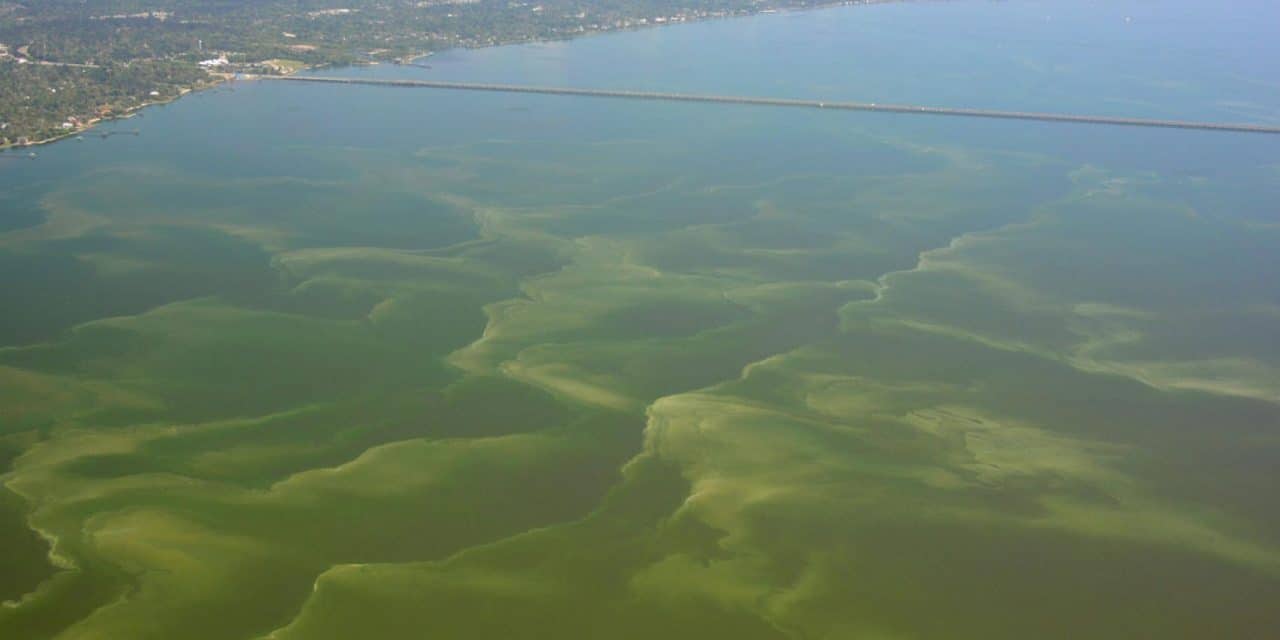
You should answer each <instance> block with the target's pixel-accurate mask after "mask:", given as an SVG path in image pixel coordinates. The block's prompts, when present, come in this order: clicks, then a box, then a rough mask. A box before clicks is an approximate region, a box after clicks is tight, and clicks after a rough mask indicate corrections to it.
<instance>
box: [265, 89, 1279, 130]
mask: <svg viewBox="0 0 1280 640" xmlns="http://www.w3.org/2000/svg"><path fill="white" fill-rule="evenodd" d="M258 78H260V79H264V80H266V79H270V80H278V81H285V82H303V83H306V82H311V83H327V84H359V85H372V86H380V87H405V88H418V89H448V90H456V91H489V92H501V93H534V94H545V95H557V96H586V97H593V98H623V99H628V100H655V101H662V102H710V103H718V104H741V105H756V106H765V107H801V108H807V109H831V110H836V111H871V112H877V113H906V114H917V115H934V116H956V117H964V118H994V119H1000V120H1034V121H1039V122H1066V123H1072V124H1098V125H1117V126H1126V127H1157V128H1164V129H1198V130H1202V131H1227V132H1236V133H1273V134H1280V125H1277V126H1272V125H1262V124H1244V123H1230V122H1196V121H1190V120H1157V119H1147V118H1120V117H1112V116H1093V115H1074V114H1063V113H1038V112H1033V111H998V110H991V109H961V108H953V107H927V106H918V105H910V104H883V103H877V102H837V101H830V102H828V101H822V100H794V99H788V98H757V97H750V96H719V95H703V94H690V93H660V92H652V91H624V90H616V89H575V88H570V87H545V86H530V85H510V84H480V83H469V82H442V81H434V80H383V79H373V78H368V79H366V78H334V77H322V76H258Z"/></svg>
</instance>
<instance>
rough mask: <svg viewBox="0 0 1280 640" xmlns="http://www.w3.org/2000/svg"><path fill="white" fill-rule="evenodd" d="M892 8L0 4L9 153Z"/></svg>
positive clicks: (73, 0) (389, 0) (434, 2)
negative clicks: (320, 82) (473, 58)
mask: <svg viewBox="0 0 1280 640" xmlns="http://www.w3.org/2000/svg"><path fill="white" fill-rule="evenodd" d="M883 1H884V0H846V1H844V2H830V1H826V0H604V1H594V0H592V1H588V0H545V1H538V0H529V1H509V0H20V1H18V2H6V1H4V0H0V148H7V147H13V146H29V145H34V144H40V143H44V142H50V141H53V140H57V139H59V138H63V137H66V136H69V135H75V134H77V133H80V132H82V131H84V130H85V129H87V128H89V127H91V126H93V125H94V124H96V123H97V122H99V121H101V120H103V119H110V118H119V117H125V116H128V115H130V114H132V113H134V112H135V111H137V110H138V109H140V108H142V107H144V106H147V105H150V104H155V103H159V102H166V101H169V100H173V99H175V98H177V97H178V96H181V95H182V94H184V93H187V92H189V91H192V90H196V89H201V88H205V87H208V86H212V85H214V84H217V83H219V82H221V81H223V80H225V79H227V78H230V77H233V76H234V74H236V73H255V74H289V73H294V72H296V71H299V70H301V69H306V68H311V67H319V66H339V65H351V64H362V63H363V64H367V63H374V62H382V61H395V62H400V63H409V62H410V61H411V60H413V59H416V58H418V57H421V56H423V55H425V54H429V53H432V52H435V51H441V50H445V49H452V48H460V47H461V48H474V47H484V46H491V45H497V44H508V43H515V42H526V41H532V40H551V39H564V38H571V37H575V36H579V35H585V34H590V33H598V32H604V31H613V30H621V29H636V28H645V27H651V26H660V25H665V24H671V23H681V22H689V21H694V20H704V19H710V18H722V17H731V16H738V15H746V14H752V13H762V12H769V11H777V10H786V9H804V8H812V7H819V6H831V5H840V4H873V3H876V2H883Z"/></svg>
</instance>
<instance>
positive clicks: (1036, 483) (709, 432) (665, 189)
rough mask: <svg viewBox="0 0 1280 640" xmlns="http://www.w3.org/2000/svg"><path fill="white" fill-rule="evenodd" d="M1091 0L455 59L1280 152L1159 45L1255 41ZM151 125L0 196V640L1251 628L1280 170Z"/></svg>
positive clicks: (344, 91)
mask: <svg viewBox="0 0 1280 640" xmlns="http://www.w3.org/2000/svg"><path fill="white" fill-rule="evenodd" d="M1071 4H1072V3H1065V4H1063V5H1060V6H1059V5H1053V4H1049V5H1037V6H1036V7H1026V6H1023V5H1017V4H1009V3H1001V4H990V3H968V2H961V3H947V4H941V5H940V4H909V5H894V6H878V7H866V8H864V7H850V8H844V9H836V10H830V11H824V12H816V13H807V14H801V15H774V16H762V17H758V18H752V19H745V20H734V21H725V22H718V23H708V24H699V25H689V26H682V27H675V28H670V29H660V30H655V31H646V32H637V33H630V34H623V35H617V36H608V37H600V38H591V39H585V40H580V41H575V42H572V43H567V44H566V43H558V44H541V45H528V46H519V47H504V48H498V49H490V50H480V51H474V52H465V53H453V54H442V55H440V56H437V57H436V60H435V61H434V62H433V73H439V74H443V75H449V74H452V76H451V78H452V79H467V80H476V81H491V82H515V81H522V82H527V83H529V84H552V85H554V84H566V83H568V81H566V80H564V79H565V78H572V79H573V82H575V83H579V84H582V85H592V86H628V87H637V88H641V87H644V86H647V87H659V88H665V87H664V86H660V85H659V83H658V80H657V79H655V78H654V77H653V76H652V73H653V72H652V70H653V69H656V68H668V69H672V78H671V80H670V81H671V83H672V84H674V85H679V86H672V87H671V89H672V90H681V91H689V90H692V89H698V90H705V92H707V93H722V94H747V95H786V96H796V97H804V96H806V95H816V96H818V97H831V98H832V99H837V98H848V99H856V98H861V99H867V98H878V97H883V99H884V100H885V101H886V102H887V101H890V100H897V101H902V102H933V103H943V102H947V101H952V102H955V103H961V102H963V103H964V104H966V106H990V107H995V108H1019V109H1028V110H1048V109H1046V106H1047V105H1045V104H1037V103H1035V101H1036V100H1045V101H1050V100H1051V101H1055V102H1060V103H1071V104H1075V105H1076V106H1080V105H1084V106H1089V105H1093V106H1094V107H1097V108H1094V109H1083V110H1085V111H1098V110H1099V109H1112V110H1113V111H1114V112H1115V113H1116V114H1117V115H1149V116H1152V117H1195V118H1202V119H1220V120H1246V119H1256V120H1266V119H1268V118H1269V119H1270V120H1271V121H1274V120H1276V119H1280V112H1278V111H1277V110H1276V107H1275V105H1277V104H1280V90H1278V89H1277V88H1276V87H1278V86H1280V78H1277V77H1276V76H1275V73H1274V70H1267V69H1258V68H1250V67H1247V65H1246V66H1245V67H1242V68H1240V69H1238V71H1239V72H1238V73H1237V74H1236V75H1230V74H1226V73H1224V72H1223V71H1222V69H1221V68H1218V67H1213V66H1206V64H1207V63H1204V62H1203V60H1202V59H1201V57H1200V53H1199V50H1192V49H1188V50H1186V51H1184V52H1183V53H1182V54H1181V55H1183V56H1184V57H1183V58H1180V59H1181V60H1183V61H1184V62H1185V63H1186V64H1182V65H1177V68H1165V67H1163V66H1159V67H1158V68H1157V65H1156V62H1155V61H1153V60H1151V59H1150V58H1148V57H1146V56H1145V54H1144V53H1143V52H1144V51H1147V50H1148V48H1147V47H1146V44H1149V42H1147V43H1146V44H1144V42H1145V41H1143V40H1142V38H1154V37H1161V38H1166V37H1169V34H1171V33H1179V32H1180V31H1179V30H1185V31H1187V32H1190V31H1196V32H1198V33H1202V34H1203V33H1206V32H1207V33H1208V35H1207V36H1204V37H1214V35H1215V34H1217V35H1218V36H1221V37H1223V38H1226V37H1227V36H1225V35H1222V34H1231V36H1230V39H1231V42H1232V43H1239V42H1242V41H1244V42H1247V41H1249V39H1248V38H1247V37H1243V36H1241V35H1240V33H1241V31H1240V29H1244V30H1245V31H1244V33H1245V34H1246V35H1247V34H1249V33H1252V32H1250V31H1248V29H1247V28H1248V26H1249V24H1252V23H1253V22H1254V21H1250V20H1246V19H1245V18H1232V17H1231V16H1219V15H1212V10H1211V9H1210V8H1204V7H1200V8H1196V7H1194V6H1192V5H1191V4H1190V3H1187V4H1186V6H1183V5H1182V4H1180V3H1174V6H1173V8H1168V7H1166V8H1163V9H1158V8H1155V7H1144V5H1142V4H1140V3H1135V4H1133V5H1132V6H1128V5H1126V6H1122V7H1117V8H1108V9H1097V8H1092V9H1090V10H1089V11H1085V10H1084V9H1080V8H1078V7H1076V8H1074V9H1073V8H1072V7H1071ZM1122 4H1123V3H1122ZM1046 6H1048V7H1050V8H1049V9H1046ZM1046 10H1048V11H1050V12H1051V13H1053V14H1054V16H1055V18H1056V19H1057V20H1058V22H1057V23H1052V22H1046V21H1045V20H1044V15H1043V13H1044V12H1045V11H1046ZM1259 10H1260V11H1261V10H1263V9H1259ZM1160 11H1166V12H1167V13H1160ZM1129 12H1132V13H1133V15H1135V16H1136V19H1135V20H1133V21H1131V22H1129V23H1125V22H1123V20H1122V18H1123V17H1124V15H1125V14H1126V13H1129ZM1113 13H1114V15H1113ZM1113 18H1114V24H1113V21H1112V20H1113ZM1157 18H1159V19H1162V20H1163V21H1159V20H1157ZM1144 19H1149V20H1152V21H1156V22H1154V24H1156V25H1157V26H1155V27H1151V28H1150V29H1152V30H1153V31H1147V32H1135V31H1133V30H1132V29H1131V30H1130V31H1122V30H1121V29H1122V27H1120V26H1115V25H1118V24H1135V23H1141V22H1142V20H1144ZM1215 20H1221V21H1227V22H1226V23H1224V24H1225V26H1221V27H1220V28H1218V29H1216V30H1215V29H1214V28H1209V29H1207V31H1206V29H1205V25H1210V26H1212V25H1214V24H1217V23H1215V22H1214V21H1215ZM1233 20H1235V21H1234V22H1233ZM957 22H963V23H971V26H972V27H973V28H974V29H978V30H979V31H982V30H989V31H990V34H989V35H992V34H994V35H992V37H996V36H999V37H1003V38H1006V39H1005V40H1003V41H1002V42H1003V43H1004V45H1005V46H1004V47H994V46H992V47H988V46H985V45H983V46H980V45H978V44H975V42H973V41H972V40H971V39H969V38H964V39H963V42H961V41H956V40H955V38H956V36H955V34H954V26H955V24H956V23H957ZM1242 23H1243V26H1242ZM1060 24H1065V25H1066V26H1062V27H1059V26H1056V25H1060ZM1086 27H1088V28H1087V29H1086ZM1254 29H1255V30H1256V29H1257V27H1256V26H1255V27H1254ZM966 33H968V31H966ZM1010 33H1018V34H1023V35H1024V36H1025V37H1023V38H1013V37H1012V36H1009V35H1008V34H1010ZM1135 33H1136V34H1137V35H1134V34H1135ZM948 34H950V35H948ZM1000 34H1005V35H1003V36H1000ZM1082 34H1087V35H1082ZM1143 34H1146V35H1143ZM855 36H856V37H855ZM948 38H951V39H950V40H948ZM1135 38H1136V40H1135ZM1081 42H1084V43H1085V44H1088V45H1089V47H1085V48H1083V49H1082V48H1081V47H1080V46H1079V45H1080V43H1081ZM1031 43H1041V44H1031ZM1043 43H1047V44H1043ZM1222 46H1223V47H1224V49H1222V51H1219V54H1218V55H1219V58H1218V59H1219V60H1222V62H1221V64H1222V65H1227V64H1229V63H1231V64H1234V63H1236V62H1240V61H1239V60H1237V59H1236V58H1233V57H1231V56H1232V55H1233V54H1232V51H1235V50H1234V49H1231V48H1230V47H1227V45H1225V44H1224V45H1222ZM1259 46H1261V45H1259ZM931 47H934V48H936V47H943V48H950V49H948V50H954V51H955V52H956V55H957V56H963V57H964V58H965V61H966V64H961V63H960V62H959V61H956V62H951V61H949V60H946V59H944V60H938V59H937V56H936V55H935V54H936V51H935V50H934V49H931ZM1081 51H1088V53H1080V52H1081ZM1179 51H1181V50H1179ZM1223 51H1225V53H1223ZM895 52H896V53H900V54H902V55H900V56H897V57H895V56H894V55H892V54H895ZM903 52H905V53H903ZM931 52H932V53H931ZM1176 53H1177V52H1175V54H1176ZM1171 55H1174V54H1171ZM1095 56H1096V57H1095ZM1117 57H1118V58H1119V59H1122V60H1125V61H1128V62H1129V63H1131V64H1130V66H1129V67H1126V68H1139V71H1141V72H1142V73H1145V74H1146V75H1144V76H1142V78H1143V79H1142V80H1141V81H1138V80H1135V79H1134V77H1133V76H1125V75H1121V74H1119V72H1113V73H1112V74H1111V75H1107V74H1106V73H1103V71H1105V70H1107V69H1108V68H1113V69H1114V68H1120V67H1122V66H1124V65H1114V64H1113V63H1112V62H1111V60H1112V59H1113V58H1117ZM1175 57H1176V56H1175ZM832 59H838V60H845V61H846V62H845V63H843V64H842V65H838V66H832V65H830V64H819V63H820V62H822V61H829V60H832ZM930 61H932V64H929V63H930ZM1143 64H1146V65H1149V68H1143V67H1141V65H1143ZM1240 64H1242V65H1243V64H1244V63H1243V62H1240ZM922 69H923V70H925V71H919V70H922ZM909 70H914V71H912V72H911V73H908V71H909ZM344 73H345V72H344ZM350 73H363V74H368V75H369V76H371V77H393V76H394V77H404V76H406V75H407V74H413V73H422V71H421V70H417V69H413V68H408V69H404V68H402V69H387V68H372V69H360V70H352V71H350ZM1135 73H1136V71H1135ZM1268 73H1270V75H1268ZM646 83H647V84H646ZM1033 89H1034V90H1033ZM929 92H931V93H933V94H934V97H932V98H931V97H929V95H928V93H929ZM1221 96H1231V99H1225V98H1222V97H1221ZM979 99H984V100H987V101H989V102H987V103H985V104H975V101H977V100H979ZM1073 101H1074V102H1073ZM1099 105H1101V106H1099ZM1169 105H1184V106H1185V113H1180V112H1177V111H1176V110H1172V109H1173V107H1170V106H1169ZM1267 105H1270V106H1267ZM1063 110H1066V109H1063ZM144 124H145V126H143V127H142V135H140V136H139V137H137V138H134V137H115V138H111V139H109V140H107V141H105V142H102V143H98V142H97V141H87V142H85V143H84V144H78V145H76V144H70V143H68V144H60V145H54V146H52V147H49V148H47V149H46V150H45V151H43V152H42V153H41V157H40V159H39V161H38V162H23V163H8V164H5V165H4V166H0V183H3V185H2V186H3V195H2V196H0V212H3V215H2V216H0V285H2V286H0V309H2V310H3V314H0V342H2V343H3V345H4V346H3V347H0V472H2V473H3V475H2V476H0V479H2V480H3V486H4V490H3V492H0V546H2V548H3V551H0V600H3V601H5V605H4V606H3V607H0V637H3V638H6V639H8V638H23V639H25V638H64V639H80V638H86V639H87V638H175V637H181V638H210V639H214V638H217V639H228V640H230V639H242V638H274V639H278V640H286V639H287V640H293V639H312V638H335V639H336V638H422V637H437V638H636V639H642V638H643V639H646V640H648V639H652V638H661V637H671V638H699V639H703V638H734V639H740V638H829V639H844V638H852V639H859V638H1028V637H1035V638H1055V637H1060V638H1077V637H1102V638H1132V637H1160V638H1204V637H1233V638H1262V637H1269V636H1270V635H1271V634H1273V633H1274V631H1275V630H1276V629H1280V610H1278V609H1277V608H1276V607H1275V603H1276V602H1280V509H1277V508H1276V506H1275V504H1276V503H1277V501H1276V495H1275V493H1276V487H1277V486H1278V485H1277V480H1278V478H1277V473H1276V469H1277V461H1280V437H1278V432H1277V429H1278V428H1280V288H1277V287H1280V284H1278V283H1280V277H1278V276H1280V213H1278V212H1277V209H1276V205H1275V203H1276V202H1280V169H1278V167H1280V148H1278V147H1276V146H1275V143H1274V141H1271V140H1256V139H1252V138H1248V137H1247V136H1243V137H1242V136H1232V135H1220V134H1206V133H1196V132H1168V131H1154V132H1153V131H1129V130H1117V129H1093V128H1089V127H1075V126H1068V125H1041V124H1024V123H1012V124H1011V123H998V122H996V123H993V122H967V121H945V122H944V121H932V120H927V119H926V120H925V121H917V120H913V119H903V118H895V117H893V116H884V115H865V116H864V115H856V114H833V113H822V112H812V113H810V112H799V113H797V112H796V111H792V110H785V109H782V110H775V109H767V108H733V107H726V106H712V105H685V104H677V105H655V104H645V103H640V104H636V103H627V102H617V101H592V100H582V99H576V98H557V97H552V96H503V95H474V94H472V95H461V94H450V93H436V92H404V91H395V90H388V89H380V88H374V87H362V88H351V87H333V86H285V85H282V84H268V83H261V84H242V85H240V86H238V87H236V89H235V91H230V90H226V89H223V90H218V91H214V92H209V93H203V94H197V95H195V96H191V97H189V98H186V99H184V100H182V101H179V102H178V103H175V104H173V105H170V106H167V107H164V108H162V109H158V110H155V111H153V112H151V113H149V114H148V117H147V119H146V122H145V123H144ZM109 126H110V125H109Z"/></svg>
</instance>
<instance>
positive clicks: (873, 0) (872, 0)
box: [0, 0, 909, 153]
mask: <svg viewBox="0 0 1280 640" xmlns="http://www.w3.org/2000/svg"><path fill="white" fill-rule="evenodd" d="M907 1H909V0H835V1H831V2H818V3H815V4H812V5H809V6H805V7H781V8H778V7H761V8H757V9H749V10H744V11H742V12H741V13H732V14H726V15H719V16H710V15H708V16H705V17H700V18H693V19H689V20H680V21H676V22H654V20H655V18H643V19H644V20H646V22H645V23H641V24H635V25H628V26H625V27H618V28H611V29H598V30H595V31H584V32H581V33H576V34H573V35H568V36H565V37H562V38H528V39H523V40H508V41H503V42H494V43H492V44H484V45H480V46H474V47H468V46H458V47H450V48H448V49H439V50H436V51H425V52H420V53H414V54H409V55H406V56H400V57H397V58H391V59H387V60H375V61H370V62H367V63H355V64H344V65H341V66H344V67H345V66H373V65H379V64H392V65H396V66H418V65H417V64H416V63H417V62H418V61H419V60H424V59H427V58H429V57H431V56H433V55H436V54H438V53H443V52H446V51H455V50H464V51H472V50H478V49H488V48H490V47H506V46H512V45H522V44H539V43H550V42H566V41H569V40H577V39H579V38H589V37H594V36H601V35H606V34H612V33H625V32H631V31H643V30H647V29H655V28H663V27H672V26H679V25H684V24H694V23H699V22H711V21H713V20H733V19H739V18H748V17H753V16H760V15H781V14H786V13H800V12H806V11H822V10H827V9H834V8H837V7H851V6H864V5H878V4H898V3H902V2H907ZM325 68H338V67H337V66H336V65H329V64H317V65H304V66H301V67H299V68H297V69H295V70H293V71H290V72H289V73H282V74H280V75H281V76H292V75H296V74H298V73H302V72H304V71H315V70H317V69H325ZM240 75H241V74H239V73H210V76H209V80H208V81H207V82H204V83H200V84H197V85H193V86H190V87H184V88H183V89H181V90H180V91H179V92H178V95H176V96H173V97H171V98H165V99H160V100H150V101H147V102H143V103H140V104H138V105H136V106H133V107H130V108H129V109H127V110H125V111H123V112H121V113H120V114H119V115H112V116H107V117H96V118H89V119H87V120H85V121H84V124H83V125H82V126H79V127H75V128H72V129H67V130H66V131H65V132H64V133H60V134H58V135H56V136H53V137H50V138H45V139H42V140H30V141H28V142H27V143H25V144H17V143H15V142H10V143H9V144H3V145H0V153H9V152H10V151H11V150H13V149H31V148H34V147H40V146H44V145H48V144H53V143H55V142H59V141H62V140H66V139H67V138H72V137H75V136H79V135H83V134H84V133H85V132H86V131H89V130H91V129H93V128H95V127H97V126H98V125H100V124H102V123H104V122H114V121H117V120H127V119H129V118H132V117H134V116H135V115H137V114H138V112H140V111H142V110H143V109H145V108H147V107H154V106H161V105H166V104H170V103H173V102H177V101H178V100H179V99H180V98H182V97H184V96H186V95H188V94H191V93H195V92H197V91H204V90H206V89H213V88H216V87H218V86H221V85H223V84H225V83H227V82H229V81H231V80H234V79H235V78H236V77H238V76H240ZM246 79H251V78H246Z"/></svg>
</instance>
